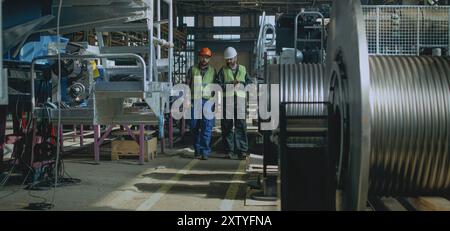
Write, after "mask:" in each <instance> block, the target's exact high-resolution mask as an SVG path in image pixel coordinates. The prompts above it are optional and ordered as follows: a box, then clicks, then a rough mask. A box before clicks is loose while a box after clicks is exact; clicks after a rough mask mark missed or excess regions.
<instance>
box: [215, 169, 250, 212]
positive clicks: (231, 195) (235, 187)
mask: <svg viewBox="0 0 450 231" xmlns="http://www.w3.org/2000/svg"><path fill="white" fill-rule="evenodd" d="M244 170H245V161H241V162H240V163H239V167H238V169H237V170H236V172H235V174H234V176H233V180H232V182H236V181H240V180H241V178H242V177H243V176H244V174H241V173H242V172H243V171H244ZM239 186H240V184H238V183H231V184H230V186H229V187H228V190H227V192H226V194H225V199H223V200H222V202H221V203H220V207H219V209H220V211H231V209H232V208H233V201H234V199H235V198H236V195H237V193H238V191H239Z"/></svg>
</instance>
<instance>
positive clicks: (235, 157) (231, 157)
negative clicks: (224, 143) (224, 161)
mask: <svg viewBox="0 0 450 231" xmlns="http://www.w3.org/2000/svg"><path fill="white" fill-rule="evenodd" d="M228 158H230V159H232V160H238V159H239V158H238V156H237V155H236V154H234V153H232V152H229V153H228Z"/></svg>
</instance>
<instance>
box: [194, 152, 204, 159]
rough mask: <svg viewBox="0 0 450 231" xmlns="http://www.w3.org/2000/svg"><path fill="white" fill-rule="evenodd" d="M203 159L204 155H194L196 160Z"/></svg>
mask: <svg viewBox="0 0 450 231" xmlns="http://www.w3.org/2000/svg"><path fill="white" fill-rule="evenodd" d="M201 157H202V155H200V154H198V153H195V154H194V159H200V158H201Z"/></svg>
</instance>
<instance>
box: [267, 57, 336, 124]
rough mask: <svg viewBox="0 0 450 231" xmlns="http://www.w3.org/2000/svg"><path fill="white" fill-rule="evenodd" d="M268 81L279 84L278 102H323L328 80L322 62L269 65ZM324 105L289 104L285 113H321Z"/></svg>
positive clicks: (325, 99) (302, 114) (301, 114)
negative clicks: (269, 74)
mask: <svg viewBox="0 0 450 231" xmlns="http://www.w3.org/2000/svg"><path fill="white" fill-rule="evenodd" d="M268 71H269V73H273V74H272V75H271V76H270V83H272V84H280V102H325V101H327V100H328V98H327V97H328V94H327V92H328V90H327V89H328V82H329V81H328V80H326V77H325V65H323V64H281V65H271V66H269V70H268ZM324 110H325V109H324V106H323V105H320V104H312V105H306V104H305V105H289V106H288V107H287V115H290V116H292V115H297V116H313V115H323V112H324Z"/></svg>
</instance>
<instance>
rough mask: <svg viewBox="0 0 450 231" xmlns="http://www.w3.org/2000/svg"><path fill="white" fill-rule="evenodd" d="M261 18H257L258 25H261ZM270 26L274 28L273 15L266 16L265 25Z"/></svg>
mask: <svg viewBox="0 0 450 231" xmlns="http://www.w3.org/2000/svg"><path fill="white" fill-rule="evenodd" d="M261 18H262V16H259V24H261ZM267 23H269V24H272V25H274V26H275V15H266V24H267Z"/></svg>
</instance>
